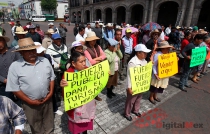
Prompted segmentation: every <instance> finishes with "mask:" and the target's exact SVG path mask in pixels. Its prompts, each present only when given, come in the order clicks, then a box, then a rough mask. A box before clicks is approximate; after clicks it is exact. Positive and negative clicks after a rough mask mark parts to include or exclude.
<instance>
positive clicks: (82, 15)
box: [81, 8, 84, 22]
mask: <svg viewBox="0 0 210 134" xmlns="http://www.w3.org/2000/svg"><path fill="white" fill-rule="evenodd" d="M81 22H84V9H83V8H82V9H81Z"/></svg>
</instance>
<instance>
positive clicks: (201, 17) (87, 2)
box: [69, 0, 210, 27]
mask: <svg viewBox="0 0 210 134" xmlns="http://www.w3.org/2000/svg"><path fill="white" fill-rule="evenodd" d="M69 5H70V8H69V15H70V18H71V22H84V23H87V22H92V21H95V20H102V21H104V22H105V23H108V22H112V23H118V24H120V23H122V22H126V23H129V24H134V23H142V24H144V23H147V22H157V23H159V24H163V25H169V24H172V25H180V26H193V25H200V26H202V27H203V26H207V27H210V15H209V14H208V13H209V12H210V8H209V7H208V6H206V5H210V0H69ZM206 12H207V13H206ZM201 13H202V14H201Z"/></svg>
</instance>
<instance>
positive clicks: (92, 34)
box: [85, 31, 100, 41]
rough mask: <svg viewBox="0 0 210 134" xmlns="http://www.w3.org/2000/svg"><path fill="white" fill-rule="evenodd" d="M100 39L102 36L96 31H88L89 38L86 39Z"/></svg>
mask: <svg viewBox="0 0 210 134" xmlns="http://www.w3.org/2000/svg"><path fill="white" fill-rule="evenodd" d="M98 39H100V38H98V37H97V36H96V33H95V32H92V31H90V32H88V33H87V38H86V39H85V41H92V40H98Z"/></svg>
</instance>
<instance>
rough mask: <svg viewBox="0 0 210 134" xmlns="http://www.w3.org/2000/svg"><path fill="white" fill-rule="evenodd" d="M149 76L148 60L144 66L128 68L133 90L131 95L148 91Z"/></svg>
mask: <svg viewBox="0 0 210 134" xmlns="http://www.w3.org/2000/svg"><path fill="white" fill-rule="evenodd" d="M151 77H152V62H149V63H148V64H147V65H146V66H138V67H132V68H130V78H131V84H132V91H133V94H132V95H135V94H139V93H142V92H146V91H148V90H149V88H150V82H151Z"/></svg>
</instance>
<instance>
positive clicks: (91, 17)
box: [90, 6, 93, 22]
mask: <svg viewBox="0 0 210 134" xmlns="http://www.w3.org/2000/svg"><path fill="white" fill-rule="evenodd" d="M92 21H93V6H90V22H92Z"/></svg>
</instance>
